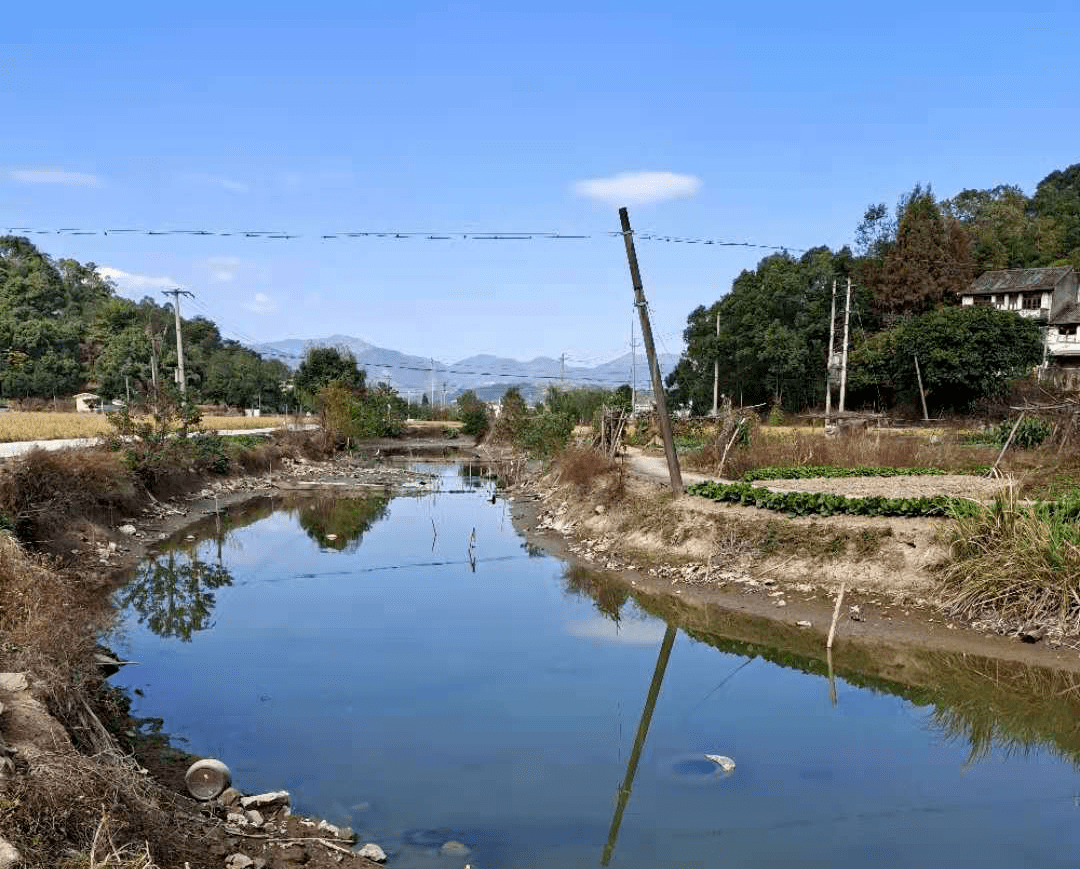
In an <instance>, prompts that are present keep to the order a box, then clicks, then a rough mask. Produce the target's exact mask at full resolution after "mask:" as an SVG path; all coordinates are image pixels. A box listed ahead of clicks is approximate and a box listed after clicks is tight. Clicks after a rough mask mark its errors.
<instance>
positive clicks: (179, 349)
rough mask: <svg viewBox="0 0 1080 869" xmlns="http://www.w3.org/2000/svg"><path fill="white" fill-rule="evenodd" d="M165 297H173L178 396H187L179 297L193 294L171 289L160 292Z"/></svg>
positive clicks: (175, 288)
mask: <svg viewBox="0 0 1080 869" xmlns="http://www.w3.org/2000/svg"><path fill="white" fill-rule="evenodd" d="M161 292H162V293H164V294H165V295H166V296H172V297H173V314H174V315H175V316H176V377H177V379H178V380H179V381H180V394H181V395H186V394H187V377H186V376H185V375H184V336H183V334H182V332H181V329H180V297H181V296H188V297H192V298H193V297H194V296H195V294H194V293H189V292H188V291H187V290H182V289H180V288H179V287H173V288H172V289H171V290H162V291H161Z"/></svg>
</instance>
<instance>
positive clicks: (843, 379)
mask: <svg viewBox="0 0 1080 869" xmlns="http://www.w3.org/2000/svg"><path fill="white" fill-rule="evenodd" d="M850 319H851V278H848V279H847V300H846V301H845V302H844V353H843V356H841V358H840V408H839V410H840V413H843V412H844V398H845V397H846V396H847V349H848V321H849V320H850Z"/></svg>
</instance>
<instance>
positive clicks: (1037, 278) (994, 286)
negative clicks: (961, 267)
mask: <svg viewBox="0 0 1080 869" xmlns="http://www.w3.org/2000/svg"><path fill="white" fill-rule="evenodd" d="M1071 271H1072V266H1055V267H1054V268H1048V269H1001V270H999V271H993V272H983V273H982V274H981V275H979V276H978V277H977V278H976V279H975V280H974V281H973V282H972V284H971V286H970V287H968V288H967V290H965V291H964V292H965V293H967V294H969V295H978V296H982V295H990V294H992V293H1016V292H1024V291H1028V292H1034V291H1038V290H1052V289H1053V288H1054V287H1056V286H1057V285H1058V284H1059V283H1061V280H1062V279H1063V278H1064V277H1066V276H1067V275H1068V274H1069V272H1071Z"/></svg>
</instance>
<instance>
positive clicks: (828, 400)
mask: <svg viewBox="0 0 1080 869" xmlns="http://www.w3.org/2000/svg"><path fill="white" fill-rule="evenodd" d="M835 337H836V278H833V282H832V307H831V308H830V309H829V355H828V356H827V357H825V428H828V427H829V418H830V417H831V416H832V354H833V340H834V339H835Z"/></svg>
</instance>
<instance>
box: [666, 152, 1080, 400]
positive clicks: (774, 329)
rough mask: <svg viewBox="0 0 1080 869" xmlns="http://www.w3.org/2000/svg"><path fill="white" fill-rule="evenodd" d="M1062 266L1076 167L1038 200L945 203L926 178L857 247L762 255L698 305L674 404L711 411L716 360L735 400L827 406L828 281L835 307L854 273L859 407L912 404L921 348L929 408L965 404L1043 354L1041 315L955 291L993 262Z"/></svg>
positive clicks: (878, 213)
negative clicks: (971, 302) (975, 303)
mask: <svg viewBox="0 0 1080 869" xmlns="http://www.w3.org/2000/svg"><path fill="white" fill-rule="evenodd" d="M1053 265H1072V266H1073V267H1074V268H1077V269H1078V270H1080V163H1077V164H1075V165H1073V166H1070V167H1068V168H1067V169H1064V170H1060V171H1055V172H1052V173H1050V174H1049V175H1047V176H1046V177H1045V178H1044V179H1043V180H1042V181H1040V182H1039V184H1038V185H1037V187H1036V189H1035V191H1034V193H1032V194H1031V195H1030V196H1029V195H1027V194H1026V193H1024V191H1023V190H1021V189H1020V188H1019V187H1016V186H1012V185H998V186H996V187H992V188H988V189H985V190H974V189H972V190H962V191H960V192H959V193H957V194H956V195H955V196H953V197H952V198H951V199H938V198H937V196H936V195H935V193H934V191H933V190H932V189H931V188H930V187H929V186H924V185H921V184H918V185H916V186H915V187H914V188H913V189H912V190H911V191H910V192H909V193H907V194H905V195H904V196H902V197H901V198H900V201H899V202H898V203H897V205H896V207H895V208H893V209H890V208H889V207H888V206H886V205H885V204H884V203H874V204H872V205H870V206H869V207H868V208H867V209H866V211H865V213H864V214H863V217H862V220H861V221H860V222H859V224H858V226H857V227H856V231H855V239H854V246H853V247H848V246H845V247H843V248H841V249H840V250H838V251H832V250H830V249H829V248H828V247H818V248H814V249H813V250H810V251H807V252H806V253H804V254H802V255H801V256H794V255H792V254H790V253H787V252H783V253H778V254H773V255H771V256H768V257H765V258H764V259H763V260H761V262H760V263H758V265H757V268H755V269H754V270H753V271H750V270H746V271H744V272H742V274H740V275H739V276H738V277H737V278H736V279H735V280H734V282H733V283H732V287H731V290H730V292H728V293H727V294H726V295H725V296H723V297H722V298H721V299H720V300H719V301H716V302H714V303H713V304H711V305H708V306H705V305H702V306H700V307H698V308H695V309H694V310H693V311H692V312H691V313H690V315H689V317H688V319H687V326H686V329H685V331H684V333H683V336H684V340H685V342H686V350H685V352H684V353H683V356H682V358H681V359H680V361H679V363H678V365H677V366H676V368H675V369H674V370H673V371H672V373H671V374H670V375H669V376H668V378H667V388H668V393H669V398H670V401H671V403H672V404H673V406H675V407H682V408H692V409H693V410H694V412H697V413H702V412H705V411H707V410H708V409H709V408H710V407H711V405H712V392H713V371H714V362H715V360H719V363H720V365H719V369H720V370H719V381H720V382H719V388H720V391H721V392H722V393H724V394H726V395H729V396H731V397H732V398H733V400H735V401H737V402H740V403H743V404H758V403H770V404H774V405H778V406H781V407H783V408H785V409H788V410H801V409H803V408H805V407H808V406H812V405H819V404H821V403H823V402H824V398H825V363H826V356H827V353H828V341H829V310H830V304H831V295H832V284H833V281H836V282H837V285H838V287H839V288H840V294H839V303H838V311H839V310H841V309H842V306H843V288H844V286H845V285H846V282H847V280H848V278H850V279H851V280H852V282H853V296H852V304H851V331H852V341H851V346H852V351H851V355H850V371H849V406H876V407H891V406H894V405H896V404H898V403H903V402H909V401H912V400H914V397H915V396H916V395H917V387H916V386H915V383H914V381H915V372H914V366H913V357H914V355H915V354H916V353H917V354H918V355H919V357H920V360H921V363H922V366H923V372H922V373H923V378H924V381H925V384H924V385H925V386H926V388H927V390H928V394H929V396H930V400H931V403H933V404H934V405H935V407H937V408H939V409H965V408H967V407H970V406H971V404H972V402H974V401H976V400H978V399H979V398H983V397H987V396H991V395H996V394H1000V393H1001V392H1002V391H1003V390H1004V389H1006V388H1007V384H1008V381H1009V379H1010V378H1013V377H1016V376H1022V375H1023V374H1024V373H1025V372H1026V371H1028V370H1030V368H1031V366H1033V365H1036V364H1038V362H1039V361H1041V356H1042V350H1041V338H1040V336H1039V329H1038V326H1037V325H1036V324H1035V323H1033V322H1031V321H1028V320H1021V319H1020V318H1018V317H1016V316H1013V315H1010V314H1009V312H998V311H992V310H986V309H980V310H979V311H973V310H971V309H967V308H959V307H958V306H959V296H958V293H959V292H960V291H961V290H963V289H964V288H965V287H967V286H968V285H969V284H970V283H971V281H972V280H973V279H974V278H975V277H976V276H978V275H980V274H982V273H983V272H984V271H988V270H991V269H1011V268H1034V267H1043V266H1053ZM953 308H955V310H952V309H953ZM999 315H1000V316H999ZM718 318H719V335H718V334H717V319H718ZM838 319H839V318H838ZM836 346H837V348H839V346H840V339H839V336H838V337H837V341H836Z"/></svg>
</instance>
